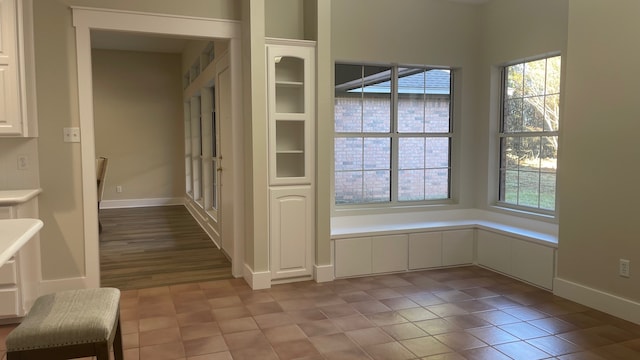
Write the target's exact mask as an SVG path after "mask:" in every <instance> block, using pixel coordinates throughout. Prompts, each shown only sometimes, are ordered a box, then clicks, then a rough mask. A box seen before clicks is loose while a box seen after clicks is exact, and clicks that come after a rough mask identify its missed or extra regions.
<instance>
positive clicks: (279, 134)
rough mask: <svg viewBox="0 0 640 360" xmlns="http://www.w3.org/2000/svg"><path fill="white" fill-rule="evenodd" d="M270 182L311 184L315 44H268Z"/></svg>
mask: <svg viewBox="0 0 640 360" xmlns="http://www.w3.org/2000/svg"><path fill="white" fill-rule="evenodd" d="M266 56H267V79H268V82H267V100H268V110H269V111H268V116H269V183H270V185H299V184H310V183H311V182H312V179H313V169H314V167H313V157H314V153H313V151H314V148H315V145H314V129H315V110H314V108H315V100H314V99H315V95H314V89H315V85H314V83H315V82H314V80H315V77H314V74H315V43H314V42H296V44H295V45H294V44H282V43H279V44H270V43H269V44H267V55H266Z"/></svg>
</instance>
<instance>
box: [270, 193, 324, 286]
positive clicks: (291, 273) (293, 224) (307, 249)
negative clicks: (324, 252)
mask: <svg viewBox="0 0 640 360" xmlns="http://www.w3.org/2000/svg"><path fill="white" fill-rule="evenodd" d="M270 204H271V205H270V207H271V212H270V241H271V244H270V245H271V246H270V248H271V254H270V255H271V256H270V266H271V278H272V279H282V278H290V277H298V276H308V275H311V274H312V271H313V253H314V251H313V247H314V243H315V242H314V237H313V234H314V233H315V231H314V216H313V212H314V210H313V209H314V205H313V192H312V191H311V187H310V186H299V187H294V186H288V187H283V188H272V189H271V201H270Z"/></svg>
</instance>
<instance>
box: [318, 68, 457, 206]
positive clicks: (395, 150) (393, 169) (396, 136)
mask: <svg viewBox="0 0 640 360" xmlns="http://www.w3.org/2000/svg"><path fill="white" fill-rule="evenodd" d="M336 65H356V66H380V67H389V68H390V69H391V75H390V79H389V81H390V83H391V89H390V91H391V94H390V95H391V96H390V101H391V104H390V111H391V113H390V129H389V132H364V131H361V132H338V131H336V130H335V111H334V119H333V120H334V126H333V139H334V144H335V139H337V138H361V139H367V138H388V139H389V141H390V167H389V171H390V189H389V190H390V199H389V201H379V202H360V203H343V204H338V203H336V199H335V195H336V190H335V178H336V177H335V175H336V170H335V146H334V147H333V149H332V154H333V161H332V169H333V171H332V173H333V174H332V183H333V185H334V186H332V194H331V196H332V207H333V209H334V210H335V211H338V212H340V211H350V210H360V209H362V210H375V209H392V208H398V209H410V208H422V207H427V206H434V205H451V204H453V203H455V201H454V186H453V184H454V183H456V181H455V179H454V174H455V169H454V157H453V154H454V151H455V150H454V145H455V143H456V142H457V135H456V133H455V131H454V123H455V121H454V119H455V104H454V103H455V97H456V92H455V86H454V84H455V76H456V71H455V69H454V68H453V67H438V66H427V65H403V64H396V63H392V64H390V63H365V62H353V61H335V62H334V69H335V67H336ZM402 68H410V69H412V70H420V71H422V72H426V71H429V70H447V71H449V94H448V101H449V104H448V114H449V121H448V123H449V126H448V128H449V131H448V132H427V131H425V132H399V131H398V127H399V126H398V121H399V115H398V107H399V105H398V104H399V91H398V80H399V75H400V76H402V74H399V71H398V69H402ZM334 81H335V78H334ZM333 88H334V104H335V88H336V86H335V83H334V87H333ZM402 138H421V139H430V138H447V139H448V140H449V144H448V154H447V156H448V167H447V180H448V181H447V197H446V198H442V199H425V200H404V201H400V200H398V196H399V189H398V184H399V182H398V176H399V164H400V161H399V151H400V150H399V142H400V139H402ZM424 166H425V167H424V168H423V170H426V169H429V168H428V167H427V165H426V164H425V165H424ZM364 171H366V169H364Z"/></svg>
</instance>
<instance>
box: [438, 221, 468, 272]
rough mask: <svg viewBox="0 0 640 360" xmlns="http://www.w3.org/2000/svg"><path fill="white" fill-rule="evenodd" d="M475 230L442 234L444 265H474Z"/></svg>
mask: <svg viewBox="0 0 640 360" xmlns="http://www.w3.org/2000/svg"><path fill="white" fill-rule="evenodd" d="M473 234H474V230H473V229H469V230H454V231H444V232H443V233H442V265H444V266H451V265H462V264H472V263H473Z"/></svg>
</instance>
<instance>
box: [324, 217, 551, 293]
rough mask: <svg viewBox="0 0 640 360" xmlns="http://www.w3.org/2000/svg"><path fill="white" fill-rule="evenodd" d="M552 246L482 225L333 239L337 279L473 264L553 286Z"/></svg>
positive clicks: (546, 285) (540, 284)
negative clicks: (483, 227)
mask: <svg viewBox="0 0 640 360" xmlns="http://www.w3.org/2000/svg"><path fill="white" fill-rule="evenodd" d="M555 257H556V247H555V246H554V244H552V243H543V242H536V241H531V240H526V239H524V238H520V237H517V236H516V235H513V236H510V234H507V233H504V232H499V231H491V230H485V229H473V228H469V229H451V230H443V231H422V232H407V233H404V234H389V235H375V236H374V235H372V236H354V237H348V238H347V237H343V238H338V239H335V240H334V261H335V276H336V277H337V278H342V277H352V276H361V275H370V274H380V273H391V272H401V271H413V270H421V269H430V268H438V267H444V266H458V265H469V264H478V265H481V266H484V267H487V268H490V269H493V270H496V271H499V272H501V273H503V274H506V275H509V276H512V277H514V278H518V279H521V280H524V281H527V282H529V283H531V284H534V285H537V286H540V287H542V288H545V289H549V290H551V289H553V278H554V276H555Z"/></svg>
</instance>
